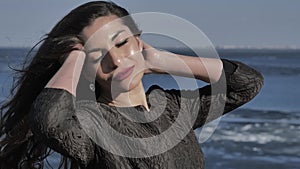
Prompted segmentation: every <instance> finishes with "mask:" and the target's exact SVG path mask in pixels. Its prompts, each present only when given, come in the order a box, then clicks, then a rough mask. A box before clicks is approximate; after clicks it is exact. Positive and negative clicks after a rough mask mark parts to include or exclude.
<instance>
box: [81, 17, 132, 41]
mask: <svg viewBox="0 0 300 169" xmlns="http://www.w3.org/2000/svg"><path fill="white" fill-rule="evenodd" d="M120 30H125V31H129V28H128V27H127V26H126V25H124V24H123V22H122V20H121V19H120V18H119V17H118V16H116V15H110V16H103V17H99V18H97V19H95V21H94V22H93V23H92V24H91V25H89V26H87V27H85V28H84V29H83V30H82V36H83V38H84V40H85V41H86V42H87V41H92V40H95V38H96V39H98V38H101V39H111V38H112V36H113V35H114V34H115V33H116V32H118V31H120Z"/></svg>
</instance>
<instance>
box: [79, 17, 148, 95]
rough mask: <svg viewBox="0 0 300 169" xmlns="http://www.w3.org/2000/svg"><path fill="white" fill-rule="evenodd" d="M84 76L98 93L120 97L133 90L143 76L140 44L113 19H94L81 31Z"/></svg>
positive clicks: (121, 24)
mask: <svg viewBox="0 0 300 169" xmlns="http://www.w3.org/2000/svg"><path fill="white" fill-rule="evenodd" d="M82 35H83V37H84V39H85V42H86V43H85V51H86V53H87V62H86V63H87V65H88V69H87V72H88V73H89V76H94V77H96V80H97V82H98V83H99V84H100V86H101V89H102V90H104V91H107V90H111V93H112V94H113V93H114V92H115V93H120V92H126V91H130V90H133V89H134V88H135V87H136V86H138V85H139V84H140V83H141V79H142V77H143V74H144V68H145V66H144V65H145V63H144V58H143V55H142V52H141V51H142V42H141V40H140V39H139V37H138V36H133V35H132V33H131V31H130V29H129V28H128V27H127V26H126V25H124V24H123V23H122V21H121V19H120V18H118V17H117V16H115V15H111V16H104V17H99V18H97V19H96V20H95V21H94V22H93V23H92V24H91V25H90V26H88V27H85V28H84V29H83V31H82Z"/></svg>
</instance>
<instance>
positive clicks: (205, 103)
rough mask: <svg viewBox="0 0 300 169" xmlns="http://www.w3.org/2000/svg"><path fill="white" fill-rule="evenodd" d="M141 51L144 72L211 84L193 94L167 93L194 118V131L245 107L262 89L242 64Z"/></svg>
mask: <svg viewBox="0 0 300 169" xmlns="http://www.w3.org/2000/svg"><path fill="white" fill-rule="evenodd" d="M144 49H146V50H148V51H147V53H146V54H148V55H146V57H145V59H146V65H147V67H148V71H146V72H150V73H166V72H167V73H170V74H175V75H181V76H185V77H195V78H197V79H199V80H203V81H206V82H211V83H212V84H210V85H207V86H205V87H203V88H200V89H197V90H194V91H190V90H189V91H179V90H170V91H167V92H169V93H170V94H171V95H173V96H174V97H175V98H174V99H175V100H181V103H183V104H185V105H184V107H187V108H188V112H189V113H191V117H195V118H196V121H195V124H194V129H195V128H197V127H201V126H203V125H204V124H205V123H208V122H210V121H212V120H214V119H216V118H218V117H220V116H221V115H223V114H224V113H227V112H229V111H231V110H233V109H235V108H237V107H239V106H241V105H243V104H245V103H247V102H248V101H250V100H251V99H252V98H254V96H256V95H257V94H258V92H259V91H260V89H261V88H262V86H263V76H262V75H261V74H260V73H259V72H258V71H256V70H255V69H253V68H251V67H249V66H247V65H245V64H243V63H241V62H236V61H228V60H220V59H206V58H198V57H190V56H183V55H177V54H172V53H170V52H161V51H157V50H155V49H154V48H152V47H151V46H149V45H147V44H144ZM147 62H148V63H147ZM212 89H213V90H212Z"/></svg>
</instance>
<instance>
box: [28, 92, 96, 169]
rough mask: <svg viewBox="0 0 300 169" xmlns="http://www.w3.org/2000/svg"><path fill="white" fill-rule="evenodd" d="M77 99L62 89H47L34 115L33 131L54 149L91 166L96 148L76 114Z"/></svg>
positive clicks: (36, 104)
mask: <svg viewBox="0 0 300 169" xmlns="http://www.w3.org/2000/svg"><path fill="white" fill-rule="evenodd" d="M75 103H76V102H75V97H74V96H73V95H71V94H70V93H68V92H67V91H65V90H62V89H53V88H45V89H43V91H42V92H41V93H40V95H39V96H38V97H37V99H36V100H35V102H34V104H33V107H32V111H31V113H30V121H31V124H30V125H31V128H32V131H33V133H34V134H35V135H36V136H37V138H38V139H40V140H41V141H44V142H45V143H46V144H47V145H48V146H49V147H50V148H51V149H53V150H55V151H57V152H59V153H61V154H63V155H65V156H67V157H70V158H73V159H75V160H76V161H78V162H79V164H80V165H83V166H87V165H88V163H89V162H90V161H91V160H92V159H93V156H94V146H93V143H92V141H91V140H90V139H89V137H88V136H87V135H86V133H85V132H84V131H83V129H82V127H81V125H80V123H79V121H78V118H77V116H76V112H75V111H84V110H80V109H75V106H76V105H75Z"/></svg>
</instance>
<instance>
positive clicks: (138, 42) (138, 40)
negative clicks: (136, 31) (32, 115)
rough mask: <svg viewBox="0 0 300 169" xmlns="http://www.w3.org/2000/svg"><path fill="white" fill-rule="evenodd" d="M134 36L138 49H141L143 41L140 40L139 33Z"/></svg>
mask: <svg viewBox="0 0 300 169" xmlns="http://www.w3.org/2000/svg"><path fill="white" fill-rule="evenodd" d="M134 37H135V39H136V41H137V44H138V48H139V50H140V51H142V50H143V47H144V42H143V41H142V39H141V38H140V36H139V35H136V36H134Z"/></svg>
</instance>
